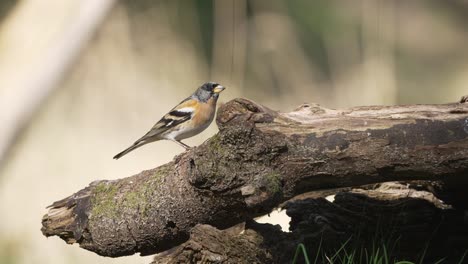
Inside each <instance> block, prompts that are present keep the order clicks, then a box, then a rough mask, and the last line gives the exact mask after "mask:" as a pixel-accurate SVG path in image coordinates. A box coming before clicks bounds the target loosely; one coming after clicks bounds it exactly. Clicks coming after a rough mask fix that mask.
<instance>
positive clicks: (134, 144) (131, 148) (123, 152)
mask: <svg viewBox="0 0 468 264" xmlns="http://www.w3.org/2000/svg"><path fill="white" fill-rule="evenodd" d="M146 143H147V142H141V141H140V142H139V141H137V142H135V143H133V145H131V146H130V147H128V148H126V149H125V150H124V151H122V152H120V153H119V154H117V155H115V156H114V159H120V158H121V157H122V156H123V155H126V154H127V153H129V152H131V151H133V150H135V149H137V148H139V147H141V146H143V145H145V144H146Z"/></svg>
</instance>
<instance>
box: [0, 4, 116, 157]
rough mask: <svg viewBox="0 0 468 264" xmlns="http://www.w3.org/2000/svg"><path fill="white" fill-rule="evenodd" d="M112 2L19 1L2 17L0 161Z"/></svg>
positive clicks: (54, 86)
mask: <svg viewBox="0 0 468 264" xmlns="http://www.w3.org/2000/svg"><path fill="white" fill-rule="evenodd" d="M115 2H116V1H115V0H101V1H95V0H68V1H62V0H50V1H28V0H25V1H20V2H18V3H17V5H16V6H15V8H14V9H13V10H12V11H11V12H10V13H9V14H8V17H7V18H6V20H5V21H3V24H2V27H1V31H0V48H1V53H0V54H1V56H0V76H2V84H1V85H0V105H1V106H2V107H4V109H7V110H8V111H1V112H0V122H1V124H2V133H0V164H1V161H2V160H3V159H5V158H6V155H7V151H8V150H9V148H10V147H11V146H12V144H13V143H14V141H15V139H16V137H17V136H18V134H19V133H20V132H21V130H22V128H24V127H25V126H26V125H27V123H28V121H29V120H30V119H31V117H32V116H33V115H34V113H36V111H37V109H38V108H39V106H40V104H41V103H42V102H43V101H44V100H45V99H46V98H47V97H48V95H49V94H50V93H51V92H52V91H53V90H54V88H58V87H57V83H58V81H60V80H61V78H63V75H64V73H66V72H67V70H68V69H69V67H70V66H71V65H72V63H73V62H74V60H75V59H76V58H77V56H78V55H79V53H80V51H81V49H82V48H83V47H84V46H85V45H86V44H87V43H88V41H89V39H90V38H91V37H92V35H93V33H94V32H95V30H96V29H97V27H98V26H99V25H100V24H101V22H102V21H103V19H104V17H105V16H106V14H107V13H108V12H109V10H110V9H111V8H112V6H113V5H114V3H115ZM44 16H47V17H48V18H49V19H44ZM50 18H53V19H50Z"/></svg>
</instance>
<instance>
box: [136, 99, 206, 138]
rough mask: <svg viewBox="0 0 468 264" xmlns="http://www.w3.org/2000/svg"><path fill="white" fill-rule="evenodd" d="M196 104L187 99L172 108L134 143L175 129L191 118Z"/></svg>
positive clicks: (193, 100)
mask: <svg viewBox="0 0 468 264" xmlns="http://www.w3.org/2000/svg"><path fill="white" fill-rule="evenodd" d="M197 104H198V102H197V101H196V100H195V99H192V98H190V97H189V98H187V99H185V100H184V101H182V102H181V103H180V104H178V105H177V106H176V107H174V108H173V109H172V110H171V111H170V112H169V113H167V114H166V115H164V116H163V118H161V120H159V121H158V122H157V123H156V124H155V125H154V126H153V127H152V128H151V130H150V131H148V133H146V134H145V135H144V136H143V137H141V138H140V139H139V140H137V141H136V142H135V143H137V142H138V143H139V142H143V141H145V140H147V139H149V138H152V137H154V136H157V135H159V134H161V133H163V132H166V131H167V130H169V129H171V128H174V127H176V126H177V125H180V124H182V123H184V122H186V121H188V120H190V119H191V118H192V115H193V113H194V112H195V108H196V106H197Z"/></svg>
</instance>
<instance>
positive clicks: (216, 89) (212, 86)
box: [194, 82, 226, 102]
mask: <svg viewBox="0 0 468 264" xmlns="http://www.w3.org/2000/svg"><path fill="white" fill-rule="evenodd" d="M224 89H226V88H225V87H224V86H222V85H220V84H218V83H215V82H207V83H204V84H203V85H202V86H200V87H199V88H198V89H197V91H195V93H194V95H195V96H196V97H197V99H198V100H200V101H203V102H206V101H208V100H210V98H212V97H213V98H214V99H218V97H219V94H220V93H221V92H222V91H223V90H224Z"/></svg>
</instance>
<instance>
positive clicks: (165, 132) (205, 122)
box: [114, 82, 225, 159]
mask: <svg viewBox="0 0 468 264" xmlns="http://www.w3.org/2000/svg"><path fill="white" fill-rule="evenodd" d="M224 89H225V88H224V87H223V86H221V85H219V84H217V83H214V82H207V83H205V84H203V85H202V86H200V87H199V88H198V89H197V90H196V91H195V92H194V93H193V94H192V95H191V96H189V97H188V98H186V99H185V100H183V101H182V102H181V103H180V104H178V105H177V106H176V107H174V108H172V110H171V111H169V113H167V114H166V115H164V116H163V118H161V120H159V121H158V122H157V123H156V124H155V125H154V126H153V127H152V128H151V130H150V131H149V132H148V133H146V134H145V135H144V136H143V137H141V138H140V139H138V140H137V141H135V143H133V145H131V146H130V147H128V148H127V149H125V150H124V151H122V152H120V153H119V154H117V155H115V156H114V159H119V158H120V157H122V156H123V155H125V154H127V153H129V152H130V151H132V150H134V149H137V148H139V147H141V146H143V145H145V144H148V143H151V142H154V141H158V140H162V139H166V140H171V141H173V142H175V143H177V144H179V145H180V146H182V147H184V148H185V149H186V150H188V149H190V146H188V145H186V144H184V143H182V142H181V140H182V139H185V138H189V137H193V136H195V135H197V134H199V133H200V132H202V131H203V130H205V129H206V128H207V127H208V126H209V125H210V124H211V122H212V121H213V118H214V116H215V112H216V102H217V101H218V97H219V94H220V93H221V92H222V91H223V90H224Z"/></svg>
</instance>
